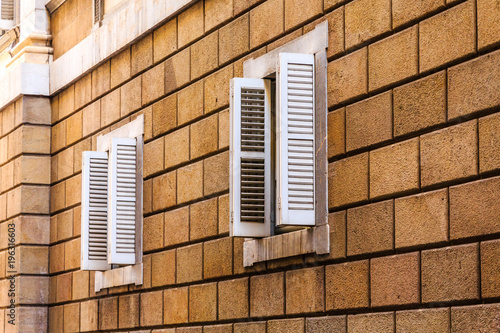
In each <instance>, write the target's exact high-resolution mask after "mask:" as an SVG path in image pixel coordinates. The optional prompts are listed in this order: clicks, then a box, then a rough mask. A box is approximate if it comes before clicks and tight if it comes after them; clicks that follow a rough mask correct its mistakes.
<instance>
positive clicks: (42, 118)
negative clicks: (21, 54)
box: [0, 96, 51, 332]
mask: <svg viewBox="0 0 500 333" xmlns="http://www.w3.org/2000/svg"><path fill="white" fill-rule="evenodd" d="M0 125H1V126H0V176H1V178H0V235H1V237H0V292H1V295H0V307H1V310H0V332H4V331H5V332H37V331H38V330H39V328H40V327H44V326H46V323H47V304H48V301H49V275H48V274H49V241H50V239H49V238H50V216H49V201H50V200H49V192H50V159H51V157H50V101H49V99H48V98H43V97H32V96H23V97H21V98H20V99H18V100H17V101H15V102H14V103H12V104H10V105H9V106H7V107H6V108H4V109H3V110H1V111H0ZM13 252H14V253H15V254H14V253H13ZM12 257H13V258H12ZM14 281H15V282H14ZM13 282H14V283H13ZM10 293H13V294H14V295H15V296H14V295H12V297H11V295H9V294H10ZM11 301H13V302H14V303H15V306H16V308H15V309H14V313H13V315H14V317H10V316H9V315H10V314H11V308H9V305H10V304H11ZM10 320H14V323H15V325H11V324H9V323H8V321H10ZM4 327H5V329H4Z"/></svg>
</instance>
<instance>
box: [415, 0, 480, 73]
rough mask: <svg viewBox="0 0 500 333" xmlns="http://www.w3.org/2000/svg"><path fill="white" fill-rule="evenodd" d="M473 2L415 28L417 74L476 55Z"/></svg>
mask: <svg viewBox="0 0 500 333" xmlns="http://www.w3.org/2000/svg"><path fill="white" fill-rule="evenodd" d="M474 16H475V15H474V1H467V2H465V3H463V4H461V5H458V6H456V7H453V8H451V9H449V10H447V11H445V12H443V13H441V14H439V15H436V16H433V17H431V18H429V19H427V20H425V21H423V22H421V23H420V24H419V40H420V43H419V44H420V51H419V56H420V72H421V73H423V72H427V71H429V70H431V69H433V68H436V67H439V66H442V65H444V64H446V63H449V62H451V61H454V60H456V59H460V58H462V57H466V56H468V55H470V54H472V53H474V52H475V51H476V24H475V19H474Z"/></svg>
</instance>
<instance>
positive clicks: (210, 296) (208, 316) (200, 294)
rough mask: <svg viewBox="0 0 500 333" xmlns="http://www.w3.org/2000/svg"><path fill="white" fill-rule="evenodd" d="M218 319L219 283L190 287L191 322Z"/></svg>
mask: <svg viewBox="0 0 500 333" xmlns="http://www.w3.org/2000/svg"><path fill="white" fill-rule="evenodd" d="M216 319H217V283H215V282H214V283H207V284H199V285H194V286H190V287H189V321H190V322H201V321H214V320H216Z"/></svg>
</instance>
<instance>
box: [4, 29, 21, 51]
mask: <svg viewBox="0 0 500 333" xmlns="http://www.w3.org/2000/svg"><path fill="white" fill-rule="evenodd" d="M18 37H19V26H15V27H14V28H12V29H10V30H9V31H7V32H6V33H5V34H4V35H3V36H2V37H0V54H2V53H3V52H4V51H5V50H6V49H7V48H8V47H9V45H11V44H12V43H13V42H15V41H16V40H17V38H18Z"/></svg>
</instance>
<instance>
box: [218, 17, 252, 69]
mask: <svg viewBox="0 0 500 333" xmlns="http://www.w3.org/2000/svg"><path fill="white" fill-rule="evenodd" d="M249 16H250V14H245V15H243V16H241V17H239V18H237V19H236V20H234V21H232V22H230V23H228V24H226V25H224V26H223V27H222V28H221V29H220V30H219V64H225V63H227V62H228V61H230V60H231V59H234V58H236V57H238V56H240V55H242V54H244V53H245V52H247V51H248V50H249V48H250V25H249Z"/></svg>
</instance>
